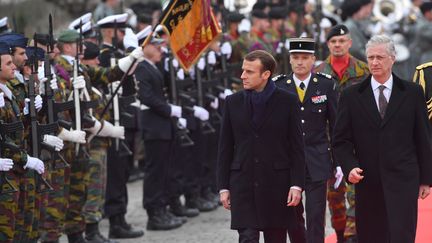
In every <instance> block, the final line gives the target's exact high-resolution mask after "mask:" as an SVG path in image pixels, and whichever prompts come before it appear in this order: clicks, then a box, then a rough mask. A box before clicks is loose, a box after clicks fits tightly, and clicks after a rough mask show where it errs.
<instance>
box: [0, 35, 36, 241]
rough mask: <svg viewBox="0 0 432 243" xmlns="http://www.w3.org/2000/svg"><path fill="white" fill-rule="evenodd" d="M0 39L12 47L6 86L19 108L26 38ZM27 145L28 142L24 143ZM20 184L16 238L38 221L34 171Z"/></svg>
mask: <svg viewBox="0 0 432 243" xmlns="http://www.w3.org/2000/svg"><path fill="white" fill-rule="evenodd" d="M0 41H5V42H6V43H7V44H8V45H9V46H10V47H11V49H12V60H13V63H14V64H15V66H16V67H17V69H16V70H15V77H14V78H13V79H10V80H8V82H7V86H8V88H9V89H10V90H11V91H12V93H13V95H14V96H15V98H16V102H17V103H18V106H19V107H20V109H21V110H24V107H25V101H24V100H25V98H26V97H27V83H26V81H25V79H24V76H23V74H22V70H23V68H24V65H25V63H26V61H27V60H28V58H27V55H26V49H25V48H26V47H27V41H28V39H27V38H25V37H24V36H23V35H21V34H16V33H8V34H5V35H2V36H0ZM25 128H26V129H25V130H24V136H25V137H26V138H27V137H28V135H29V127H28V126H26V127H25ZM26 146H28V144H27V145H26ZM20 185H21V190H22V193H21V195H20V206H21V207H22V210H23V211H22V212H21V213H20V214H19V217H18V219H17V223H16V231H17V233H16V234H15V238H16V239H17V240H26V239H31V238H32V236H31V231H32V228H33V225H34V224H35V225H37V223H38V215H39V205H36V203H37V202H38V201H37V200H36V197H39V196H40V195H36V181H35V175H34V171H32V170H26V171H25V174H24V176H23V177H20Z"/></svg>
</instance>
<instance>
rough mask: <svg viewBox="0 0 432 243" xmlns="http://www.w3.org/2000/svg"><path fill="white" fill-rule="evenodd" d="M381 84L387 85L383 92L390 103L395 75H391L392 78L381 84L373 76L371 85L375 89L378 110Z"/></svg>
mask: <svg viewBox="0 0 432 243" xmlns="http://www.w3.org/2000/svg"><path fill="white" fill-rule="evenodd" d="M381 85H384V86H385V87H386V88H385V89H384V91H383V93H384V97H385V98H386V100H387V103H388V102H389V100H390V96H391V91H392V88H393V75H390V78H389V79H388V80H387V81H385V83H383V84H381V83H379V82H378V81H376V80H375V79H374V77H373V76H372V79H371V86H372V91H373V94H374V97H375V103H376V105H377V108H378V111H379V102H378V97H379V94H380V90H379V86H381Z"/></svg>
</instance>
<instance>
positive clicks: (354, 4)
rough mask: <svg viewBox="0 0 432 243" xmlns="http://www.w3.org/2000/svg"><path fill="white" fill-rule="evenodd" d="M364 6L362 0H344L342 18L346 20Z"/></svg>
mask: <svg viewBox="0 0 432 243" xmlns="http://www.w3.org/2000/svg"><path fill="white" fill-rule="evenodd" d="M362 6H363V2H362V0H350V1H344V2H343V3H342V5H341V11H342V14H341V17H342V20H345V19H347V18H348V17H351V16H353V15H354V14H355V13H357V12H358V11H359V10H360V8H361V7H362Z"/></svg>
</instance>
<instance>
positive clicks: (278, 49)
mask: <svg viewBox="0 0 432 243" xmlns="http://www.w3.org/2000/svg"><path fill="white" fill-rule="evenodd" d="M283 45H284V44H283V43H282V42H279V43H278V46H277V48H276V53H277V54H281V53H282V47H283Z"/></svg>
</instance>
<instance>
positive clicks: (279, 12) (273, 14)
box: [268, 7, 287, 19]
mask: <svg viewBox="0 0 432 243" xmlns="http://www.w3.org/2000/svg"><path fill="white" fill-rule="evenodd" d="M268 15H269V18H270V19H284V18H286V17H287V11H285V9H284V8H282V7H273V8H271V9H270V11H269V14H268Z"/></svg>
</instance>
